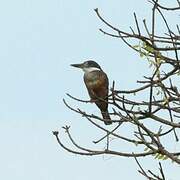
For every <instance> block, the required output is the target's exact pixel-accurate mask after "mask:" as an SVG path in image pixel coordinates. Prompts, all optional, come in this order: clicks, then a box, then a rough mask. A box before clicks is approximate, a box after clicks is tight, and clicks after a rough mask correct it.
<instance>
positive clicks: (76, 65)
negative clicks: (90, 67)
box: [71, 63, 84, 69]
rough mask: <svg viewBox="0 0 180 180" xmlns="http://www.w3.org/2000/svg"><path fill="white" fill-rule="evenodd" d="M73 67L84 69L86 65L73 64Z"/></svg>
mask: <svg viewBox="0 0 180 180" xmlns="http://www.w3.org/2000/svg"><path fill="white" fill-rule="evenodd" d="M71 66H73V67H76V68H81V69H82V68H83V67H84V64H83V63H81V64H71Z"/></svg>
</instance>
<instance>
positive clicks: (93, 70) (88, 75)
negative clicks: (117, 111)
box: [71, 61, 112, 125]
mask: <svg viewBox="0 0 180 180" xmlns="http://www.w3.org/2000/svg"><path fill="white" fill-rule="evenodd" d="M71 66H73V67H76V68H81V69H82V70H83V71H84V83H85V85H86V87H87V90H88V93H89V96H90V98H91V101H92V102H94V103H95V104H96V105H97V106H98V108H99V109H100V111H101V114H102V116H103V119H104V123H105V124H106V125H110V124H112V122H111V118H110V116H109V113H108V86H109V81H108V77H107V75H106V73H105V72H104V71H103V70H102V69H101V67H100V66H99V65H98V64H97V63H96V62H95V61H85V62H84V63H81V64H71Z"/></svg>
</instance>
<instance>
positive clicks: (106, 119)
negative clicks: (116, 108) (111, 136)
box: [101, 111, 112, 125]
mask: <svg viewBox="0 0 180 180" xmlns="http://www.w3.org/2000/svg"><path fill="white" fill-rule="evenodd" d="M101 114H102V117H103V119H104V124H105V125H110V124H112V121H111V118H110V116H109V113H108V111H105V112H104V111H101Z"/></svg>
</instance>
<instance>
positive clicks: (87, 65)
mask: <svg viewBox="0 0 180 180" xmlns="http://www.w3.org/2000/svg"><path fill="white" fill-rule="evenodd" d="M71 66H73V67H76V68H80V69H82V70H83V71H84V72H85V73H88V72H91V71H95V70H98V71H101V70H102V69H101V67H100V66H99V64H98V63H96V62H95V61H91V60H90V61H85V62H83V63H81V64H71Z"/></svg>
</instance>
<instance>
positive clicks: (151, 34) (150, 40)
mask: <svg viewBox="0 0 180 180" xmlns="http://www.w3.org/2000/svg"><path fill="white" fill-rule="evenodd" d="M149 2H150V3H151V4H152V18H151V20H150V21H151V23H150V24H151V28H148V24H147V20H146V19H144V20H143V26H142V27H141V26H140V25H139V21H138V18H137V15H136V13H134V20H135V24H136V30H135V29H133V28H132V27H130V32H125V31H123V30H121V29H118V28H116V27H115V26H113V25H112V24H111V23H110V22H108V21H107V20H106V19H105V18H103V16H102V15H101V13H100V12H99V10H98V9H95V13H96V15H97V17H98V18H99V19H100V20H101V21H102V22H103V23H104V24H105V25H106V26H107V27H108V28H110V29H111V32H107V31H105V30H103V29H100V31H101V32H102V33H103V34H105V35H107V36H110V37H113V38H119V39H121V40H122V41H123V42H124V43H125V44H127V46H129V47H130V48H131V49H133V50H134V51H136V52H137V53H139V54H140V57H141V58H145V59H146V60H147V61H148V63H149V65H150V69H151V75H150V76H147V75H145V76H144V80H138V81H137V84H138V88H135V89H129V90H116V87H115V82H113V84H112V88H111V93H110V95H109V97H108V98H109V100H108V103H109V105H111V107H112V112H111V113H110V115H111V117H112V119H113V120H112V122H113V124H114V128H113V129H111V130H109V129H108V128H104V127H103V126H102V122H101V121H103V119H102V118H101V117H99V116H96V115H93V114H92V115H91V114H88V113H87V112H84V111H83V110H81V109H75V108H73V107H72V106H70V105H69V104H68V103H67V102H66V100H65V99H64V100H63V101H64V104H65V105H66V106H67V107H68V108H69V109H70V110H71V111H74V112H76V113H79V114H80V115H82V116H83V117H84V118H86V119H87V120H88V121H89V122H91V123H92V124H93V125H94V126H96V127H97V128H99V130H100V131H103V132H105V133H106V134H105V135H104V136H102V137H101V138H100V139H99V140H97V141H93V142H94V143H95V144H97V143H99V142H101V141H103V140H106V148H105V149H104V150H93V149H88V148H85V147H84V145H83V146H81V145H79V144H78V143H76V142H75V140H74V138H73V136H72V135H71V132H70V127H69V126H64V127H63V129H64V130H65V132H66V133H67V135H68V138H69V140H70V141H71V142H72V144H73V145H74V146H75V147H76V149H78V150H74V149H73V147H70V148H69V147H66V146H65V145H64V144H63V142H62V141H61V138H59V132H58V131H54V132H53V134H54V135H55V137H56V139H57V142H58V143H59V145H60V146H61V147H62V148H64V149H65V150H67V151H69V152H71V153H74V154H79V155H87V156H93V155H102V154H110V155H116V156H125V157H132V158H134V159H135V161H136V162H137V165H138V167H139V169H140V170H139V173H140V174H142V175H143V176H145V177H146V178H147V179H153V180H165V179H166V178H165V174H164V172H163V167H162V164H161V163H160V162H159V171H160V175H156V174H155V173H154V172H152V171H150V170H148V171H146V170H145V169H144V168H143V166H142V165H141V164H140V162H139V160H138V158H139V157H146V156H152V158H155V159H157V160H166V159H171V160H172V161H173V162H175V163H176V164H180V157H179V155H180V151H178V152H173V151H172V149H170V148H169V147H168V145H167V144H166V142H165V141H164V139H165V138H171V140H172V143H177V142H178V141H179V137H178V132H179V131H180V121H179V119H180V90H179V86H178V85H179V84H178V83H179V81H178V78H179V75H180V59H179V50H180V28H179V26H178V25H176V28H174V30H172V28H170V25H169V22H168V20H167V18H166V17H165V14H164V12H166V11H170V12H177V11H178V10H180V1H179V0H177V7H173V8H170V7H165V6H163V5H162V4H160V3H159V2H158V0H151V1H149ZM157 17H160V19H161V21H162V22H163V23H164V24H165V27H166V29H165V30H164V32H162V33H161V35H158V34H157V33H156V29H157V26H158V24H157V23H156V19H157ZM143 29H144V30H145V31H144V30H143ZM167 52H168V53H167ZM67 95H68V96H69V97H70V98H72V99H74V100H76V101H79V102H82V103H90V101H86V100H81V99H79V98H76V97H73V96H72V95H70V94H67ZM137 96H138V97H137ZM144 96H146V98H145V100H144ZM140 97H143V99H142V98H140ZM146 99H147V100H146ZM148 122H151V125H150V124H149V123H148ZM122 125H125V126H126V127H127V128H129V129H132V131H131V134H130V135H129V136H128V137H127V136H123V135H122V134H120V133H118V132H117V130H118V129H120V127H121V126H122ZM112 137H115V138H116V139H118V140H119V141H124V142H126V143H128V144H132V147H133V150H134V152H120V151H118V150H112V149H111V147H110V145H111V138H112Z"/></svg>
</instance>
